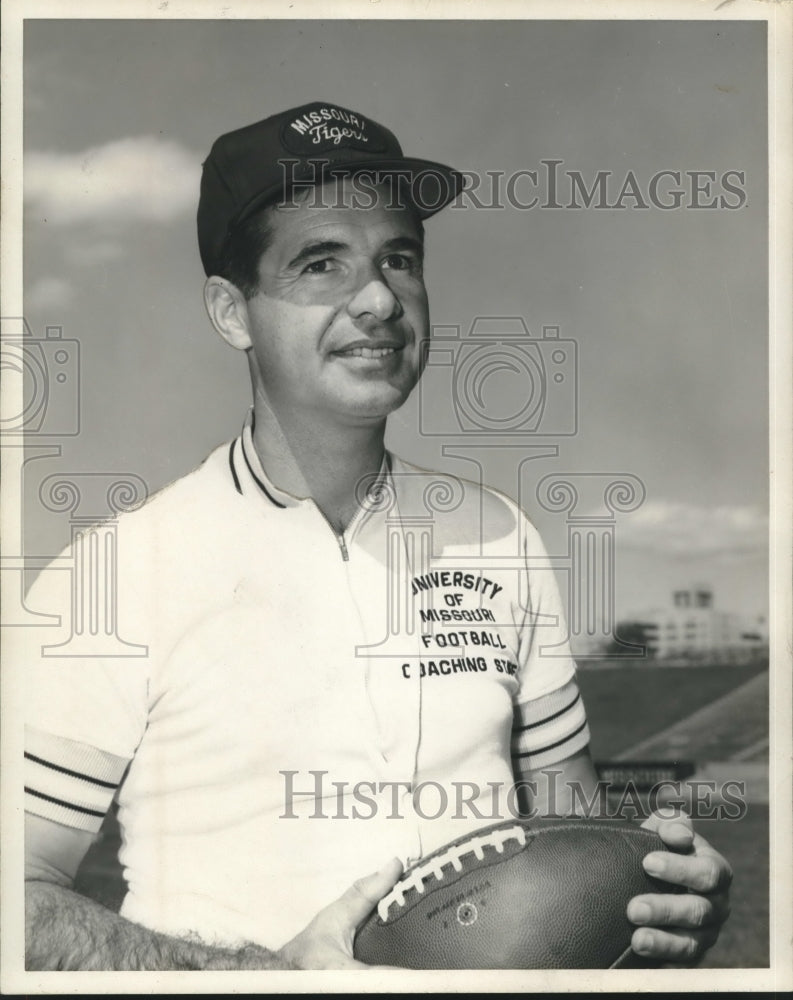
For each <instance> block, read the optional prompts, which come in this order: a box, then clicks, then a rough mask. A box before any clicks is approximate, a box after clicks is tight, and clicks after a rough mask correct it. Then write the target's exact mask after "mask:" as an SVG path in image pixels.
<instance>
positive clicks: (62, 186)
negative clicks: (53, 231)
mask: <svg viewBox="0 0 793 1000" xmlns="http://www.w3.org/2000/svg"><path fill="white" fill-rule="evenodd" d="M200 176H201V157H200V156H199V155H198V154H196V153H194V152H193V151H191V150H189V149H187V148H186V147H184V146H182V145H180V144H179V143H178V142H174V141H173V140H170V139H161V138H158V137H157V136H137V137H130V138H127V139H120V140H118V141H116V142H110V143H107V144H106V145H104V146H94V147H92V148H91V149H86V150H83V151H82V152H78V153H52V152H31V153H28V154H27V155H26V156H25V199H26V201H27V203H28V206H29V207H30V208H31V209H32V210H33V211H34V212H35V213H36V214H37V215H38V216H41V218H43V219H46V221H47V222H48V223H49V224H51V225H58V226H63V225H69V224H71V223H79V222H108V221H109V222H133V221H136V220H144V221H148V222H169V221H170V220H172V219H175V218H177V217H178V216H180V215H183V214H185V213H187V212H193V211H195V206H196V203H197V200H198V187H199V180H200Z"/></svg>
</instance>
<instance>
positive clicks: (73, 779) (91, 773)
mask: <svg viewBox="0 0 793 1000" xmlns="http://www.w3.org/2000/svg"><path fill="white" fill-rule="evenodd" d="M128 763H129V761H127V760H125V759H124V758H123V757H116V756H115V755H114V754H112V753H107V752H106V751H104V750H98V749H97V748H96V747H92V746H88V744H86V743H79V742H77V741H76V740H69V739H66V738H65V737H63V736H53V735H52V734H51V733H45V732H42V731H41V730H40V729H34V728H33V727H31V726H26V727H25V809H26V810H27V811H28V812H31V813H35V814H36V815H37V816H42V817H44V819H51V820H53V821H54V822H56V823H61V824H63V825H64V826H71V827H75V828H76V829H78V830H87V831H89V832H90V833H96V832H97V831H98V830H99V827H100V826H101V825H102V820H103V819H104V816H105V813H106V812H107V810H108V809H109V807H110V803H111V802H112V801H113V796H114V794H115V792H116V789H117V788H118V786H119V784H120V782H121V779H122V778H123V776H124V771H125V770H126V767H127V764H128Z"/></svg>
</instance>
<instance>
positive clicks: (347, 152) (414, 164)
mask: <svg viewBox="0 0 793 1000" xmlns="http://www.w3.org/2000/svg"><path fill="white" fill-rule="evenodd" d="M359 173H371V174H373V175H377V176H378V177H380V178H383V179H384V178H386V177H388V176H391V177H394V176H396V177H398V178H400V184H401V187H400V188H399V190H400V191H402V192H404V193H405V194H406V196H407V198H408V199H409V201H410V203H411V204H412V205H413V207H414V208H415V209H416V211H417V212H418V214H419V216H420V217H421V218H422V219H426V218H428V217H429V216H431V215H434V214H435V213H436V212H439V211H440V210H441V209H442V208H443V207H444V206H445V205H448V204H449V202H450V201H452V200H453V199H454V198H455V197H456V196H457V195H458V194H459V193H460V191H462V189H463V185H464V177H463V175H462V174H461V173H460V172H458V171H457V170H453V169H452V168H451V167H447V166H444V165H443V164H441V163H435V162H433V161H432V160H424V159H416V158H414V157H407V156H405V155H404V154H403V152H402V147H401V146H400V144H399V141H398V139H397V137H396V136H395V135H394V133H393V132H391V131H390V130H389V129H387V128H385V126H383V125H380V124H378V122H376V121H373V120H372V119H371V118H369V117H368V116H366V115H363V114H361V113H360V112H357V111H350V110H349V109H347V108H343V107H342V106H341V105H339V104H332V103H330V102H327V101H312V102H311V103H309V104H303V105H300V106H299V107H296V108H290V109H289V110H288V111H282V112H280V113H279V114H277V115H271V116H270V117H269V118H264V119H263V120H262V121H259V122H254V124H252V125H246V126H245V127H243V128H239V129H236V130H234V131H233V132H227V133H226V134H225V135H221V136H220V137H219V138H218V139H216V140H215V142H214V143H213V145H212V149H211V150H210V153H209V156H208V157H207V158H206V160H205V161H204V168H203V173H202V175H201V194H200V198H199V202H198V247H199V250H200V253H201V261H202V263H203V265H204V270H205V271H206V273H207V274H208V275H209V274H216V273H217V269H218V264H219V260H220V255H221V252H222V249H223V245H224V242H225V239H226V235H227V233H228V232H229V229H230V228H231V226H233V225H235V224H236V223H238V222H241V221H242V220H243V219H245V218H247V217H248V216H249V215H251V214H253V213H254V212H256V211H258V210H259V209H260V208H263V207H264V206H265V205H267V204H268V203H270V202H273V201H276V200H278V199H279V198H280V197H281V196H282V195H285V194H289V193H290V192H294V191H296V190H297V189H299V188H306V187H311V186H314V185H316V184H320V183H322V182H323V181H325V180H328V179H330V178H331V177H333V176H337V175H340V174H341V175H351V174H359ZM402 179H404V180H402Z"/></svg>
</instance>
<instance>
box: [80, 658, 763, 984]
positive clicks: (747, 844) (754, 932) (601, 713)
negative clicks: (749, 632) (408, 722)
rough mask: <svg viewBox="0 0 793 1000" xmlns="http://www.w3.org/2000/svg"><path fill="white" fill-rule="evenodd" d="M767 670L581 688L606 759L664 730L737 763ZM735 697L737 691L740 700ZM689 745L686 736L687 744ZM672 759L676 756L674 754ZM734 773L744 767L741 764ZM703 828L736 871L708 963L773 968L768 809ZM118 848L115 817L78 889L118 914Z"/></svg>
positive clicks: (726, 669)
mask: <svg viewBox="0 0 793 1000" xmlns="http://www.w3.org/2000/svg"><path fill="white" fill-rule="evenodd" d="M762 674H763V669H762V668H761V667H757V666H751V667H750V666H746V667H736V666H696V667H684V668H669V667H659V666H656V665H653V666H649V665H647V664H641V665H638V666H637V665H633V664H631V665H627V664H625V663H624V662H623V663H615V664H609V663H606V664H598V666H597V667H596V668H593V669H587V668H584V669H582V670H581V671H580V672H579V683H580V686H581V690H582V693H583V697H584V701H585V704H586V708H587V714H588V716H589V720H590V728H591V730H592V750H593V755H594V756H595V759H596V760H600V761H608V760H615V759H618V758H619V756H620V755H621V754H622V755H624V754H625V753H626V751H628V752H629V751H630V750H631V748H632V747H633V746H635V745H641V744H642V742H643V741H644V742H646V741H647V740H648V738H649V737H653V736H654V735H655V734H661V738H660V739H659V740H658V741H657V744H656V745H657V746H659V747H662V748H663V747H664V746H665V745H666V744H665V741H664V733H669V732H670V729H671V733H672V736H677V737H678V740H677V742H676V741H675V739H669V740H668V741H667V743H668V747H670V748H673V747H675V746H678V745H680V746H681V756H684V755H685V750H691V751H694V752H695V753H696V752H698V751H705V750H707V754H708V755H707V756H706V757H705V758H702V757H699V756H695V757H694V760H695V761H700V760H702V759H707V760H718V761H721V760H730V759H731V758H733V757H734V755H735V751H736V747H737V748H740V747H741V745H742V744H743V745H746V746H752V745H754V743H756V741H757V736H758V732H760V731H761V730H762V731H765V723H766V720H767V696H766V693H765V692H766V687H765V685H764V678H763V677H761V675H762ZM753 679H754V680H753ZM731 692H737V697H736V696H735V695H731V694H730V693H731ZM725 696H728V697H726V698H725ZM689 716H690V717H691V722H690V724H689V725H688V727H687V719H688V717H689ZM703 720H705V721H704V722H703ZM704 728H707V730H709V731H703V729H704ZM681 733H682V737H681ZM766 735H767V733H766ZM681 739H682V740H685V742H684V743H683V744H682V745H681V742H680V741H681ZM651 745H653V744H651ZM714 755H715V756H714ZM738 756H739V757H740V754H739V755H738ZM653 759H655V758H653ZM663 759H665V760H666V759H670V755H669V753H668V752H665V753H664V756H663ZM736 759H737V758H736ZM743 759H748V758H746V756H744V758H743ZM752 759H753V760H755V759H756V755H755V756H754V757H753V758H752ZM735 767H736V770H738V769H739V768H740V764H738V763H736V764H735ZM698 830H699V832H700V833H701V834H702V835H703V836H704V837H705V838H706V839H707V840H709V841H710V842H711V843H712V844H713V846H714V847H715V848H716V849H717V850H719V851H720V852H721V853H722V854H724V855H725V857H727V859H728V860H729V861H730V864H731V865H732V868H733V870H734V873H735V881H734V884H733V891H732V916H731V917H730V920H729V921H728V922H727V924H726V926H725V928H724V930H723V931H722V934H721V937H720V939H719V942H718V943H717V945H716V946H715V947H714V948H713V949H712V950H711V951H710V952H709V953H708V955H707V957H706V958H705V960H704V962H703V966H704V967H705V968H763V967H767V966H768V961H769V949H768V931H769V917H768V895H769V892H768V890H769V868H768V858H769V827H768V806H767V805H766V804H765V803H764V802H761V801H758V802H753V801H750V802H749V804H748V808H747V812H746V814H745V816H744V817H743V818H742V819H740V820H733V821H730V820H702V821H700V823H699V824H698ZM117 847H118V828H117V826H116V825H115V823H114V822H113V821H112V820H111V821H109V822H106V824H105V827H104V836H103V839H102V840H101V841H99V842H98V843H97V844H95V845H94V847H92V849H91V850H90V851H89V854H88V856H87V857H86V859H85V861H84V863H83V865H82V867H81V870H80V872H79V874H78V881H77V885H76V888H77V889H78V891H82V892H85V893H86V894H87V895H91V896H93V897H94V898H97V899H99V901H100V902H103V903H104V904H105V905H106V906H109V907H110V908H111V909H118V906H119V905H120V903H121V899H122V898H123V893H124V891H125V890H124V884H123V880H122V879H121V876H120V871H119V868H118V865H117V863H116V859H115V854H116V850H117Z"/></svg>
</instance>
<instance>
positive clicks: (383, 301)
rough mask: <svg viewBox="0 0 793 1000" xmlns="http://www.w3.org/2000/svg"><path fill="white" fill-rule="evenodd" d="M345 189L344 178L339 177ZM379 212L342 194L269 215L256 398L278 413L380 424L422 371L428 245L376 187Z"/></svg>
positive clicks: (257, 304)
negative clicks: (258, 394) (258, 395)
mask: <svg viewBox="0 0 793 1000" xmlns="http://www.w3.org/2000/svg"><path fill="white" fill-rule="evenodd" d="M342 183H344V184H346V183H347V182H342ZM377 191H378V199H377V203H376V205H375V206H374V207H372V208H365V209H364V208H355V207H352V204H351V203H350V202H351V199H350V198H349V197H346V195H348V194H349V192H348V191H347V190H346V189H345V190H344V195H345V197H337V196H336V195H337V192H336V189H335V187H333V186H330V187H327V189H323V190H322V192H321V193H322V195H323V197H322V198H313V197H309V198H308V199H307V200H305V201H302V202H299V203H298V204H297V206H296V207H294V208H292V207H290V208H278V209H276V210H273V211H271V212H270V213H269V222H270V224H271V226H272V240H271V243H270V246H269V248H268V249H267V250H266V251H265V253H264V254H263V255H262V257H261V259H260V261H259V290H258V292H257V293H256V294H255V295H254V296H253V297H252V298H251V299H249V301H248V315H249V321H250V325H249V333H250V338H251V342H252V353H253V359H252V360H253V363H254V365H255V368H256V375H257V377H258V383H259V391H260V392H261V391H263V392H264V394H265V396H266V399H267V402H268V403H269V405H270V406H271V407H272V409H273V410H274V411H275V412H276V413H277V414H278V416H279V417H281V418H283V417H286V418H287V419H288V417H289V414H290V412H292V413H294V414H298V413H299V414H300V416H301V419H302V420H305V418H306V417H307V416H311V415H314V416H316V417H317V418H318V419H324V420H328V419H331V420H335V421H338V422H343V423H355V424H361V423H367V422H369V423H371V422H374V421H379V420H382V419H383V418H384V417H385V416H386V415H387V414H389V413H390V412H391V411H392V410H395V409H396V408H397V407H399V406H401V405H402V403H403V402H404V401H405V400H406V399H407V397H408V395H409V394H410V391H411V390H412V389H413V387H414V385H415V384H416V382H417V381H418V378H419V376H420V374H421V364H422V357H423V344H424V342H425V340H426V338H427V336H428V332H429V316H428V309H427V293H426V289H425V287H424V279H423V273H422V270H423V269H422V257H423V253H422V243H421V237H420V234H419V231H418V229H417V226H416V223H415V221H414V218H413V216H412V215H411V213H410V212H409V211H407V210H405V209H404V208H391V209H388V208H386V206H387V205H388V203H389V193H388V191H387V190H386V189H383V188H378V189H377Z"/></svg>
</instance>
